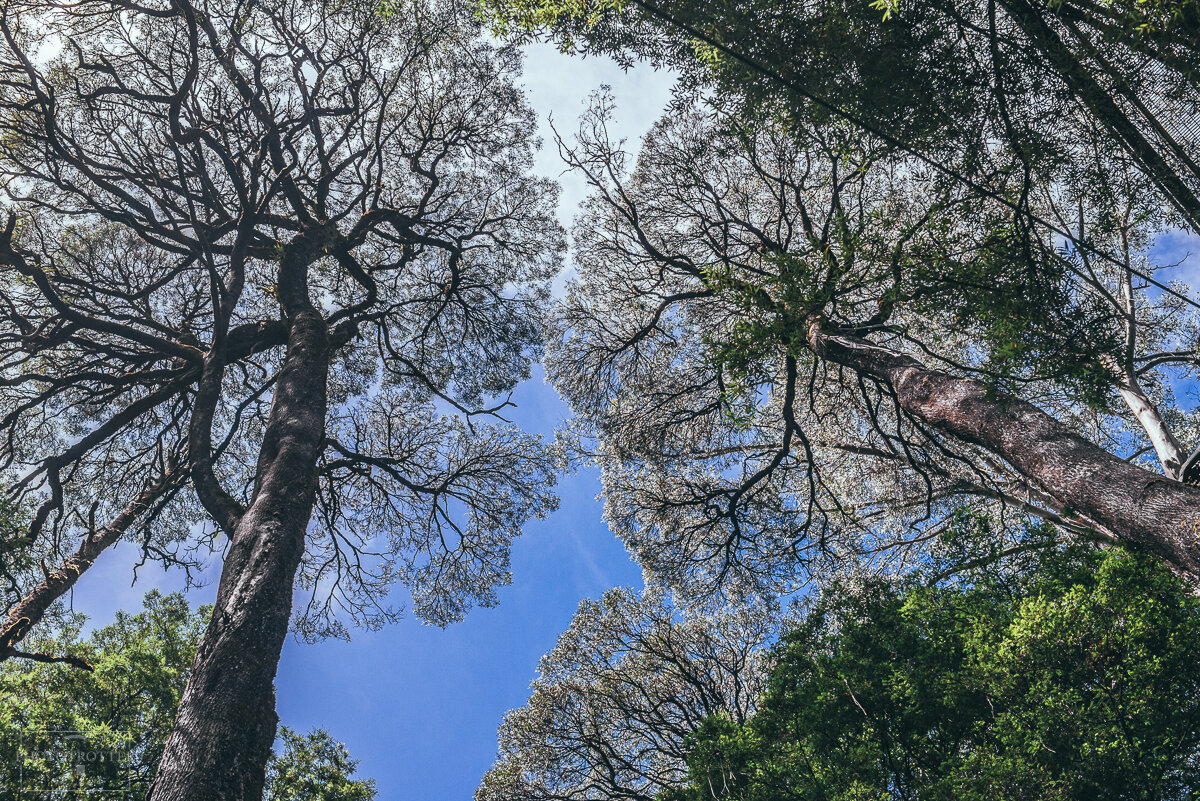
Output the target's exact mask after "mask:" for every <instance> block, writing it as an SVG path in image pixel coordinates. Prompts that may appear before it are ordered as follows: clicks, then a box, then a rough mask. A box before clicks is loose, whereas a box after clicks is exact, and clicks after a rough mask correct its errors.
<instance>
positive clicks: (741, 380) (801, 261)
mask: <svg viewBox="0 0 1200 801" xmlns="http://www.w3.org/2000/svg"><path fill="white" fill-rule="evenodd" d="M482 5H483V6H484V7H485V9H486V10H487V11H488V13H490V14H491V15H492V16H493V18H494V19H496V20H498V22H499V25H500V27H501V28H502V29H505V30H508V31H510V32H511V31H514V30H516V31H520V30H522V29H524V30H526V31H527V32H531V33H532V34H537V33H538V32H544V31H547V30H548V31H549V32H550V35H551V36H553V37H556V38H557V39H558V41H560V43H562V44H564V45H565V46H566V47H568V48H573V49H576V50H579V51H583V52H585V53H596V52H600V53H608V54H613V55H616V56H617V57H618V58H622V59H624V60H626V61H631V60H633V59H635V58H646V59H649V60H651V61H653V62H655V63H658V64H666V65H669V66H671V67H673V68H675V69H677V70H679V71H680V73H681V75H682V78H683V84H682V88H683V89H684V91H683V92H681V99H680V100H679V101H678V104H679V106H680V108H682V107H684V106H686V105H687V103H688V102H690V100H689V98H690V99H696V98H699V101H700V102H701V103H702V104H703V103H704V102H707V103H708V104H709V106H710V107H711V108H713V109H719V110H720V113H719V114H717V115H716V116H723V117H724V118H725V120H724V121H723V122H721V123H719V124H718V123H713V124H712V125H707V127H706V128H705V132H695V131H693V132H688V131H687V128H688V125H687V124H684V123H682V122H678V121H676V122H675V123H670V122H664V123H663V124H662V125H661V126H660V128H659V130H658V132H657V133H656V134H654V135H653V136H652V137H651V138H650V139H649V140H648V142H647V144H646V149H645V150H644V151H643V152H642V154H641V155H640V156H639V163H638V167H637V169H636V170H633V171H632V173H631V174H628V175H627V174H626V172H625V168H626V167H627V166H629V165H627V164H626V163H625V162H626V161H627V159H626V157H624V156H621V155H619V154H617V153H614V152H612V151H613V150H614V148H613V147H611V146H610V145H609V144H608V143H607V142H604V141H603V139H604V137H603V135H600V136H594V137H593V140H595V142H594V143H593V144H585V145H583V146H581V147H580V148H578V149H576V151H575V154H574V155H573V156H570V158H572V159H573V160H574V162H575V163H576V166H578V167H581V168H583V169H585V171H587V172H588V173H589V175H590V176H591V179H592V183H593V184H594V185H596V186H597V188H598V190H599V191H598V198H599V199H598V200H597V201H596V202H595V203H594V204H593V206H592V209H591V210H590V211H589V212H588V213H587V215H586V216H585V219H584V222H583V223H582V225H581V228H580V230H581V232H582V240H581V241H582V242H583V246H582V247H581V253H582V254H583V255H582V261H583V264H584V269H583V270H581V277H580V279H579V281H578V283H577V286H578V287H579V289H578V290H577V292H576V295H575V296H574V299H573V300H572V301H570V302H569V303H568V307H567V310H566V311H565V312H564V314H563V318H562V319H563V332H564V333H563V347H562V349H561V351H560V352H561V356H555V357H554V363H555V364H557V365H559V366H558V367H556V368H554V370H555V371H556V373H555V374H556V380H557V381H558V383H559V386H560V388H561V389H562V390H563V391H564V392H565V393H566V394H567V395H568V396H570V397H571V398H572V402H573V404H574V408H575V409H576V411H577V412H578V413H579V414H580V416H581V418H583V420H584V421H585V426H587V427H589V428H590V432H591V433H595V434H598V435H599V436H600V438H601V440H602V443H603V446H602V451H603V453H604V454H605V455H603V456H602V461H603V462H604V463H605V464H606V474H607V475H608V478H607V481H608V485H607V493H608V497H609V502H610V505H611V510H612V511H611V512H610V519H611V520H612V521H614V523H615V525H616V526H617V528H618V530H619V531H621V533H622V535H623V536H624V537H625V539H626V540H627V542H629V543H631V545H632V546H633V547H634V549H635V550H637V551H638V552H639V553H641V555H642V559H643V562H644V563H646V564H647V565H649V566H651V567H652V568H654V569H655V570H657V571H659V572H660V573H662V574H665V575H667V576H668V577H669V580H672V581H674V582H676V583H677V584H678V583H679V581H681V580H682V577H683V576H684V575H689V574H703V575H702V578H703V580H704V582H705V584H706V585H710V584H714V583H721V581H723V580H724V578H725V577H727V575H728V574H729V573H730V572H731V571H732V572H733V573H736V574H737V575H738V576H740V577H741V578H743V579H745V580H746V582H748V583H755V582H758V583H765V582H763V580H762V577H763V576H764V575H769V574H770V573H771V572H772V571H773V570H774V569H775V568H774V567H773V566H782V565H784V563H785V562H788V561H790V562H791V563H793V564H794V563H795V562H796V561H797V560H799V561H803V560H805V559H807V558H809V557H810V556H813V555H814V554H816V553H818V552H822V553H828V552H829V550H830V547H833V548H834V549H836V548H837V547H840V545H839V543H843V544H845V543H847V542H848V541H849V545H850V547H852V548H856V549H860V550H861V549H862V548H863V547H864V546H863V545H862V543H854V542H853V540H855V539H857V536H851V534H852V532H853V530H855V529H857V530H859V532H861V533H865V532H866V529H867V528H868V525H867V522H868V521H871V524H872V525H873V524H874V522H876V521H878V519H879V515H882V514H885V511H884V509H885V507H887V508H890V509H891V510H892V511H897V510H899V511H900V512H902V514H901V515H900V516H899V519H901V520H902V525H901V526H900V528H901V529H902V530H907V531H909V534H908V535H907V536H902V535H900V534H899V532H898V531H897V530H894V529H893V530H889V529H888V528H887V527H884V528H883V529H879V528H878V527H876V529H875V532H874V534H875V535H876V536H874V537H873V538H874V539H875V540H876V542H875V543H873V544H867V545H866V546H865V548H866V549H867V550H872V551H874V550H875V549H876V548H878V547H880V546H881V544H882V542H887V541H896V540H902V539H907V540H916V539H920V538H921V537H923V536H924V532H923V530H922V528H921V526H919V525H916V521H917V520H918V519H920V520H924V519H926V518H928V517H931V516H932V517H933V518H934V519H935V520H936V518H937V515H938V512H937V510H936V509H935V508H934V507H935V502H936V501H943V500H944V501H948V503H947V504H945V505H944V506H943V510H944V509H947V508H954V507H955V506H957V505H958V504H959V503H961V502H963V500H964V497H963V496H964V493H965V494H966V495H968V496H974V497H976V498H978V497H980V496H982V497H988V498H993V499H999V500H1002V501H1003V502H1004V503H1005V505H1006V507H1007V508H1010V509H1013V508H1015V509H1018V510H1024V511H1027V512H1030V513H1033V514H1037V515H1042V516H1045V517H1047V519H1050V520H1052V521H1054V522H1056V523H1057V524H1059V525H1062V526H1064V527H1066V528H1070V529H1072V530H1075V531H1076V532H1079V533H1085V532H1090V533H1089V534H1088V535H1089V536H1101V537H1109V538H1118V539H1123V540H1126V541H1130V542H1134V543H1137V544H1139V545H1141V546H1144V547H1147V548H1150V549H1151V550H1153V551H1155V552H1156V553H1158V554H1160V555H1161V556H1163V557H1164V558H1166V559H1168V560H1169V561H1171V562H1172V563H1173V564H1175V565H1176V566H1178V567H1179V568H1181V569H1183V570H1185V571H1189V572H1192V573H1196V572H1197V571H1198V570H1200V552H1198V551H1197V546H1198V543H1197V536H1196V529H1197V525H1198V524H1200V521H1198V516H1197V514H1196V512H1195V511H1194V510H1195V508H1196V503H1197V501H1198V500H1200V495H1198V494H1197V492H1196V491H1195V490H1194V489H1193V488H1191V487H1190V486H1186V485H1189V484H1191V483H1193V482H1194V481H1195V480H1196V478H1197V475H1198V470H1197V468H1200V450H1197V449H1196V445H1197V444H1198V443H1197V441H1196V439H1197V438H1196V436H1195V434H1194V433H1193V432H1192V431H1190V427H1191V423H1190V421H1189V419H1188V415H1187V414H1185V411H1184V407H1183V406H1176V405H1175V404H1174V401H1173V399H1172V398H1171V397H1170V388H1171V387H1172V386H1173V382H1175V381H1176V380H1178V379H1180V378H1183V377H1185V376H1187V375H1189V374H1190V371H1191V370H1192V369H1193V368H1194V365H1195V364H1196V362H1197V348H1196V341H1195V338H1194V336H1193V335H1192V332H1191V331H1192V327H1193V323H1192V322H1191V321H1192V319H1193V317H1194V310H1195V308H1196V306H1195V300H1194V299H1193V298H1191V297H1189V296H1188V294H1187V291H1186V290H1185V289H1182V288H1180V287H1178V286H1175V285H1173V284H1171V282H1170V280H1169V278H1168V279H1166V280H1165V281H1164V280H1163V279H1164V278H1165V275H1163V274H1160V275H1159V278H1155V277H1154V275H1155V273H1156V269H1157V267H1159V266H1162V265H1153V264H1147V263H1145V261H1146V258H1147V254H1148V253H1149V252H1150V249H1151V244H1152V241H1153V237H1154V236H1155V234H1157V233H1159V232H1161V231H1162V230H1165V229H1170V228H1177V227H1183V228H1190V229H1191V230H1192V231H1194V232H1200V218H1198V217H1197V211H1198V209H1200V203H1198V202H1197V192H1198V191H1200V173H1198V171H1197V168H1196V163H1195V154H1196V153H1197V152H1200V140H1198V139H1197V137H1198V136H1200V126H1197V124H1196V121H1197V119H1200V84H1198V81H1200V71H1198V70H1197V63H1196V53H1197V52H1200V49H1198V48H1197V47H1196V43H1197V40H1196V31H1197V30H1200V28H1198V27H1197V26H1196V24H1195V22H1196V13H1197V8H1196V5H1195V4H1194V3H1192V2H1179V3H1147V4H1132V3H1124V2H1118V1H1114V2H1099V3H1072V2H1064V3H1053V4H1049V5H1045V6H1043V5H1041V4H1034V3H1026V2H1024V1H1023V0H1013V1H1012V2H1002V1H1001V0H997V2H987V3H984V2H972V1H971V0H968V1H967V2H915V3H904V4H897V3H890V2H880V3H875V4H869V3H863V2H849V3H842V2H782V3H776V2H772V3H751V4H744V3H739V4H729V3H721V2H712V3H708V2H704V3H687V4H684V3H672V2H656V1H655V0H630V1H629V2H616V1H614V2H601V3H596V4H592V3H589V4H582V3H575V2H570V1H569V0H568V1H565V2H561V1H560V0H529V2H525V1H524V0H516V1H515V2H483V3H482ZM522 26H524V28H522ZM697 124H698V123H692V125H693V127H694V126H695V125H697ZM727 124H728V125H729V126H732V128H733V129H734V133H733V134H731V135H723V134H720V133H719V129H720V128H722V127H723V126H726V125H727ZM589 126H591V127H593V128H595V127H596V126H595V125H594V124H593V123H589ZM702 127H703V126H702ZM710 132H711V133H710ZM708 136H718V137H721V138H722V139H723V143H722V144H713V143H707V142H705V141H704V140H705V138H706V137H708ZM810 151H811V152H810ZM781 154H782V155H781ZM738 162H740V165H738V164H737V163H738ZM822 163H823V164H824V167H823V169H822V170H820V171H816V172H814V168H815V167H817V166H819V165H820V164H822ZM730 165H733V166H730ZM734 173H736V174H734ZM606 209H607V210H606ZM868 243H870V244H868ZM613 319H616V320H618V321H619V322H618V323H615V324H614V323H613V322H612V320H613ZM767 342H770V343H771V344H770V346H768V345H767V344H766V343H767ZM719 365H724V367H723V368H722V367H719ZM725 368H729V369H725ZM978 379H982V381H980V380H978ZM830 380H832V381H833V382H834V383H833V384H829V383H826V382H828V381H830ZM835 386H836V387H837V388H836V389H835ZM630 396H633V397H635V398H637V399H638V400H631V398H630ZM1117 397H1119V398H1120V399H1121V401H1120V403H1119V404H1114V403H1113V402H1112V401H1113V400H1114V398H1117ZM801 408H804V409H806V410H807V411H806V412H805V413H804V414H800V413H799V412H798V411H797V410H798V409H801ZM764 415H765V416H766V417H769V418H771V420H772V422H771V423H770V424H768V423H766V417H764ZM801 418H804V419H801ZM1122 418H1124V420H1125V421H1128V422H1133V421H1136V424H1135V427H1134V428H1133V429H1130V428H1128V427H1127V426H1126V425H1125V424H1124V422H1122ZM867 429H870V430H873V431H874V432H875V433H874V434H873V435H872V436H870V437H866V436H863V431H865V430H867ZM672 432H674V433H675V434H677V436H676V437H674V438H673V436H672ZM835 444H836V445H837V447H836V448H834V450H833V452H831V451H830V450H829V448H830V447H831V446H833V445H835ZM1143 446H1146V447H1151V448H1152V449H1153V451H1154V453H1155V458H1154V459H1151V460H1145V459H1142V458H1141V457H1142V456H1143V455H1144V454H1143V452H1142V448H1143ZM881 459H882V460H883V461H882V463H884V464H896V465H900V464H903V465H906V466H907V467H905V468H904V469H901V470H899V471H898V472H897V471H895V470H892V469H890V468H887V469H884V470H883V473H884V474H886V475H887V476H888V478H887V479H886V481H885V483H887V482H890V483H892V484H893V485H895V486H894V487H893V488H892V489H888V490H886V491H885V488H884V487H882V486H881V485H880V484H879V482H878V481H877V480H868V479H867V478H866V477H865V475H864V474H863V471H866V472H873V473H874V474H875V475H876V477H878V476H879V475H880V468H879V465H880V464H881V462H880V460H881ZM1131 461H1134V462H1137V465H1136V466H1135V465H1131V464H1130V462H1131ZM834 463H842V464H844V465H846V466H847V468H848V472H847V471H842V472H841V475H840V476H839V477H837V478H836V479H835V476H834V471H833V469H832V468H831V465H832V464H834ZM910 468H911V469H910ZM1145 468H1148V470H1147V469H1145ZM864 490H866V491H865V492H864ZM893 490H894V491H893ZM952 496H956V497H952ZM914 504H915V507H916V508H917V509H918V510H919V511H918V513H917V514H916V515H915V516H908V517H907V519H906V520H904V519H903V518H905V514H904V513H903V512H904V510H905V509H910V510H911V509H913V508H914ZM891 519H892V520H893V522H896V521H897V520H898V518H897V517H896V516H895V515H892V517H891ZM922 525H923V524H922ZM914 526H915V527H914ZM880 533H883V534H884V536H883V538H882V542H881V541H880V537H879V536H877V535H878V534H880ZM756 554H758V555H762V554H773V555H775V556H776V557H780V556H782V557H785V559H782V560H781V559H778V558H770V559H762V558H758V557H757V556H756ZM779 569H781V570H784V571H785V572H786V570H788V569H790V568H786V567H780V568H779ZM700 592H703V590H700Z"/></svg>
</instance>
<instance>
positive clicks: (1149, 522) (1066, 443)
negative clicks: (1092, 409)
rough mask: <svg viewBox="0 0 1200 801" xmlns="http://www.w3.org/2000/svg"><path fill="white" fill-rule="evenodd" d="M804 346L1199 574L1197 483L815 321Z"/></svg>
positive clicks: (1035, 410)
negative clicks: (1140, 464)
mask: <svg viewBox="0 0 1200 801" xmlns="http://www.w3.org/2000/svg"><path fill="white" fill-rule="evenodd" d="M809 342H810V344H811V345H812V348H813V351H814V352H815V353H816V354H817V355H818V356H819V357H820V358H822V359H825V360H827V361H829V362H832V363H834V364H839V365H842V366H843V367H846V368H849V369H851V370H854V371H855V372H857V373H860V374H862V375H869V376H872V377H874V378H877V379H879V380H880V381H883V382H885V383H886V384H887V385H888V386H890V387H891V388H892V390H893V391H894V392H895V393H896V397H897V399H898V401H899V403H900V406H901V407H902V408H903V409H905V410H906V411H907V412H909V413H910V414H912V415H914V416H916V417H918V418H920V419H921V420H924V421H925V422H926V423H928V424H929V425H931V426H933V427H934V428H935V429H936V430H938V431H941V432H943V433H945V434H950V435H952V436H955V437H958V438H960V439H963V440H966V441H967V442H972V443H975V444H976V445H980V446H982V447H984V448H987V449H988V450H989V451H991V452H992V453H994V454H996V455H997V456H999V457H1001V458H1003V459H1004V460H1005V461H1006V462H1008V463H1009V464H1010V465H1012V466H1013V467H1014V468H1015V469H1016V470H1017V471H1019V472H1020V473H1021V474H1022V475H1024V476H1025V477H1027V478H1028V479H1030V480H1031V481H1032V482H1034V483H1035V484H1037V485H1038V486H1039V487H1041V489H1042V490H1043V491H1045V492H1046V493H1047V494H1048V495H1050V496H1051V497H1053V498H1054V499H1055V500H1057V501H1058V502H1060V503H1062V504H1063V505H1065V506H1067V507H1069V508H1071V509H1074V510H1077V511H1078V512H1080V513H1081V514H1083V515H1084V516H1086V517H1088V518H1090V519H1091V520H1093V521H1095V522H1096V523H1097V524H1099V525H1100V526H1103V527H1104V528H1105V529H1107V530H1108V532H1110V533H1111V534H1113V535H1114V536H1116V537H1118V538H1120V539H1122V540H1125V541H1128V542H1130V543H1132V544H1134V545H1136V546H1139V547H1142V548H1145V549H1147V550H1149V551H1152V552H1153V553H1156V554H1158V555H1159V556H1161V557H1162V558H1164V559H1166V560H1167V561H1168V562H1170V563H1171V564H1173V565H1175V567H1177V568H1178V569H1179V570H1181V571H1184V572H1186V573H1189V574H1191V575H1192V576H1196V577H1200V487H1192V486H1188V485H1186V484H1181V483H1179V482H1178V481H1175V480H1172V479H1170V478H1167V477H1166V476H1163V475H1161V474H1158V473H1152V472H1150V471H1149V470H1143V469H1142V468H1140V467H1137V466H1136V465H1133V464H1130V463H1129V462H1126V461H1125V460H1124V459H1121V458H1119V457H1117V456H1114V455H1113V454H1111V453H1109V452H1108V451H1106V450H1104V449H1103V448H1100V447H1099V446H1097V445H1095V444H1094V443H1092V442H1089V441H1088V440H1087V439H1085V438H1084V437H1082V436H1080V435H1079V434H1077V433H1076V432H1075V431H1072V430H1071V429H1070V428H1068V427H1067V426H1065V425H1063V424H1062V423H1060V422H1058V421H1057V420H1055V419H1054V418H1052V417H1050V415H1048V414H1046V413H1045V412H1043V411H1042V410H1041V409H1038V408H1037V407H1035V406H1033V405H1031V404H1029V403H1026V402H1025V401H1023V400H1020V399H1019V398H1016V397H1013V396H1010V395H1004V394H1000V393H995V392H989V391H988V388H987V387H985V386H984V385H983V384H982V383H980V382H979V381H975V380H972V379H968V378H959V377H956V376H952V375H949V374H947V373H943V372H941V371H939V370H932V369H929V368H928V367H926V366H924V365H923V364H921V363H920V362H919V361H917V360H916V359H914V358H912V357H911V356H907V355H905V354H903V353H898V352H896V351H893V350H890V349H888V348H884V347H880V346H878V345H875V344H873V343H871V342H868V341H866V340H864V339H859V338H857V337H854V336H850V335H848V334H844V333H835V332H830V331H827V330H825V329H824V328H822V326H821V323H820V322H815V323H813V324H812V325H811V326H810V328H809Z"/></svg>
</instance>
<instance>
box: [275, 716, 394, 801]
mask: <svg viewBox="0 0 1200 801" xmlns="http://www.w3.org/2000/svg"><path fill="white" fill-rule="evenodd" d="M279 736H280V738H281V739H282V740H283V749H284V750H283V754H282V756H277V757H275V758H274V759H273V760H272V761H271V764H270V768H269V771H270V773H269V774H268V777H267V791H266V793H265V795H264V800H265V801H371V800H372V799H373V798H375V782H374V781H373V780H371V779H357V780H356V779H352V778H351V776H353V775H354V771H355V769H356V768H357V767H358V760H356V759H351V758H350V753H349V752H348V751H347V750H346V746H345V745H343V744H342V743H339V742H338V741H337V740H335V739H333V738H332V737H330V736H329V734H328V733H327V732H326V731H324V730H323V729H317V730H316V731H313V732H309V733H308V734H298V733H296V732H294V731H292V730H291V729H289V728H287V727H286V726H284V727H282V728H281V729H280V731H279Z"/></svg>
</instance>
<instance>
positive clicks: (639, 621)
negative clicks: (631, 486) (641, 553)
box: [475, 588, 786, 801]
mask: <svg viewBox="0 0 1200 801" xmlns="http://www.w3.org/2000/svg"><path fill="white" fill-rule="evenodd" d="M785 619H786V615H781V614H779V612H778V610H776V609H771V608H764V607H757V608H755V607H743V608H741V609H737V610H725V611H723V612H720V613H717V614H709V615H700V614H692V613H689V614H686V615H682V614H681V613H680V610H679V609H678V608H676V607H674V606H673V605H672V604H671V603H670V602H669V601H668V600H667V598H666V596H665V595H663V594H662V593H659V592H649V593H646V594H643V595H638V594H635V593H634V592H633V591H631V590H628V589H621V588H618V589H613V590H609V591H608V592H607V593H605V594H604V596H603V597H602V598H601V599H600V600H598V601H584V602H583V604H581V606H580V608H579V611H578V612H577V613H576V615H575V618H574V619H573V620H572V621H571V625H570V627H569V628H568V629H567V630H566V631H565V632H564V633H563V634H562V636H561V637H559V640H558V644H557V645H556V646H555V648H554V650H552V651H551V652H550V653H548V654H546V656H545V657H543V659H542V661H541V663H540V665H539V668H538V678H537V679H536V680H535V681H534V683H533V693H532V695H531V696H530V699H529V702H528V703H527V704H526V705H525V706H524V707H521V708H520V709H516V710H513V711H512V712H510V713H509V714H508V715H507V716H506V717H505V719H504V722H503V724H502V725H501V727H500V752H499V757H498V759H497V761H496V764H495V766H494V767H493V768H492V769H491V770H490V771H488V773H487V774H486V775H485V776H484V777H483V781H482V782H481V784H480V787H479V790H478V791H477V792H476V795H475V798H476V801H568V800H569V801H582V800H583V799H595V800H596V801H599V799H605V800H606V801H611V800H612V799H630V801H633V800H634V799H636V800H637V801H654V799H657V798H658V797H659V794H660V793H662V792H663V791H664V790H666V789H668V788H672V787H679V786H682V785H683V784H685V783H686V780H687V771H688V767H687V763H686V757H687V754H688V751H689V748H690V744H689V739H688V738H689V737H690V736H691V735H692V734H693V733H694V732H696V731H697V730H698V729H699V728H700V727H701V726H702V724H703V722H704V721H705V720H707V719H709V718H711V717H713V716H720V717H721V718H722V719H725V720H736V721H743V722H744V721H746V720H747V719H748V717H749V715H750V714H751V712H752V711H753V709H754V706H755V702H756V699H757V698H758V697H759V695H760V694H761V693H762V692H763V690H764V689H765V679H766V675H767V671H768V662H767V659H766V656H767V653H766V646H767V644H769V643H770V642H772V641H774V640H775V639H776V638H777V637H778V636H779V633H780V629H781V628H782V627H783V624H782V621H783V620H785Z"/></svg>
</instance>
